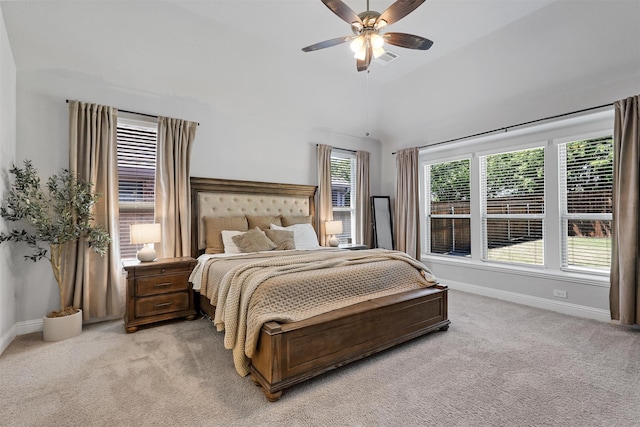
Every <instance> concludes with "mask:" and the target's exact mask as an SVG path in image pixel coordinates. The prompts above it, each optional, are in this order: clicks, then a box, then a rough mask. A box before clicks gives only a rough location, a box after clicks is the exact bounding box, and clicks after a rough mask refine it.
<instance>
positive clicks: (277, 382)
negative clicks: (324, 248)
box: [191, 178, 450, 401]
mask: <svg viewBox="0 0 640 427" xmlns="http://www.w3.org/2000/svg"><path fill="white" fill-rule="evenodd" d="M315 191H316V187H315V186H309V185H292V184H273V183H263V182H255V181H233V180H222V179H208V178H191V224H192V233H191V248H192V254H193V256H194V258H195V257H198V256H199V255H200V254H202V252H203V244H202V242H203V238H202V233H203V230H202V229H201V228H202V224H203V220H202V218H203V217H204V216H206V215H207V212H203V211H204V210H205V209H201V205H204V203H205V202H204V200H211V199H212V198H217V199H219V200H220V201H221V202H224V199H226V198H227V197H224V196H225V195H228V196H229V197H231V198H232V199H235V198H236V195H238V198H240V197H243V195H244V196H248V197H253V196H255V197H256V200H259V201H260V202H264V199H263V198H264V197H269V196H275V197H281V196H284V197H285V198H289V197H293V198H297V199H296V201H295V203H296V209H297V208H298V205H299V204H298V200H302V199H304V200H305V202H304V204H305V205H306V206H305V207H304V209H307V214H309V215H312V216H313V218H314V219H315ZM207 203H209V202H207ZM285 204H286V203H285ZM290 204H291V203H290ZM290 204H289V205H290ZM300 204H302V203H300ZM207 209H212V208H211V206H208V207H207ZM242 209H244V208H242ZM213 210H217V211H218V212H222V211H231V210H232V209H231V208H226V207H223V206H216V207H215V208H213ZM232 213H233V212H232ZM236 213H238V212H236ZM249 213H252V212H249ZM220 216H223V215H220ZM314 226H315V227H316V230H317V229H318V227H317V224H315V223H314ZM196 301H197V302H198V303H199V304H198V305H199V308H200V310H201V311H202V312H203V313H205V314H206V315H207V316H209V317H210V318H213V317H214V314H215V307H214V306H212V305H211V304H210V302H209V300H208V299H207V298H206V296H202V295H200V294H198V295H197V298H196ZM449 324H450V321H449V320H448V317H447V287H446V286H441V285H436V286H433V287H431V288H422V289H416V290H411V291H407V292H402V293H399V294H395V295H390V296H386V297H381V298H375V299H372V300H368V301H364V302H361V303H358V304H355V305H352V306H349V307H345V308H342V309H339V310H334V311H331V312H329V313H325V314H321V315H318V316H314V317H312V318H309V319H306V320H303V321H299V322H293V323H278V322H268V323H265V324H264V325H263V326H262V329H261V331H260V337H259V340H258V347H257V349H256V351H255V353H254V357H253V358H252V359H251V366H250V371H251V379H252V381H253V382H254V383H255V384H256V385H258V386H261V387H262V389H263V391H264V393H265V395H266V397H267V399H268V400H270V401H276V400H278V399H279V398H280V396H281V395H282V391H283V390H284V389H286V388H288V387H290V386H292V385H294V384H298V383H300V382H302V381H305V380H308V379H310V378H313V377H315V376H317V375H319V374H322V373H324V372H327V371H329V370H332V369H335V368H338V367H340V366H342V365H346V364H348V363H350V362H353V361H356V360H359V359H362V358H364V357H367V356H369V355H372V354H375V353H378V352H380V351H382V350H385V349H387V348H390V347H393V346H395V345H397V344H400V343H402V342H404V341H407V340H410V339H413V338H416V337H418V336H420V335H424V334H426V333H428V332H431V331H436V330H441V331H446V330H447V329H448V328H449Z"/></svg>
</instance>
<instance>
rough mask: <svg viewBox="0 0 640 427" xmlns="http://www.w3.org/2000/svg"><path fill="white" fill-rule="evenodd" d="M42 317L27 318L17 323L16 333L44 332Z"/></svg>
mask: <svg viewBox="0 0 640 427" xmlns="http://www.w3.org/2000/svg"><path fill="white" fill-rule="evenodd" d="M43 323H44V321H43V320H42V319H34V320H25V321H24V322H18V323H16V333H17V334H18V335H26V334H32V333H34V332H42V324H43Z"/></svg>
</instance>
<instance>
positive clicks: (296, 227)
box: [271, 224, 320, 249]
mask: <svg viewBox="0 0 640 427" xmlns="http://www.w3.org/2000/svg"><path fill="white" fill-rule="evenodd" d="M271 229H272V230H289V231H293V241H294V243H295V245H296V249H318V248H319V247H320V245H319V244H318V236H317V235H316V230H314V229H313V226H312V225H311V224H293V225H290V226H288V227H280V226H279V225H275V224H271Z"/></svg>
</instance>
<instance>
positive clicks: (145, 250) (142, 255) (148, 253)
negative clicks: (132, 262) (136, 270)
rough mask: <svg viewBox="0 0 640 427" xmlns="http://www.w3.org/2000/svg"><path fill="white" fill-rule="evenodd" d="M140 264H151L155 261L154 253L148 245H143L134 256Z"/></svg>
mask: <svg viewBox="0 0 640 427" xmlns="http://www.w3.org/2000/svg"><path fill="white" fill-rule="evenodd" d="M136 256H137V257H138V260H139V261H140V262H151V261H153V260H154V259H156V256H157V254H156V251H155V249H153V248H152V247H151V246H149V245H144V246H143V247H142V249H140V250H139V251H138V253H137V254H136Z"/></svg>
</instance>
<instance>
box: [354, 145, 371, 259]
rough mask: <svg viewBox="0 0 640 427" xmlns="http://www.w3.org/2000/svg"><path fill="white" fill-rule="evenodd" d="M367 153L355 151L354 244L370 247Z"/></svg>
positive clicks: (369, 191)
mask: <svg viewBox="0 0 640 427" xmlns="http://www.w3.org/2000/svg"><path fill="white" fill-rule="evenodd" d="M369 157H370V155H369V152H368V151H356V198H357V200H356V242H355V243H360V244H363V245H367V246H371V203H370V201H369V197H370V196H371V184H370V182H369Z"/></svg>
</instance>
